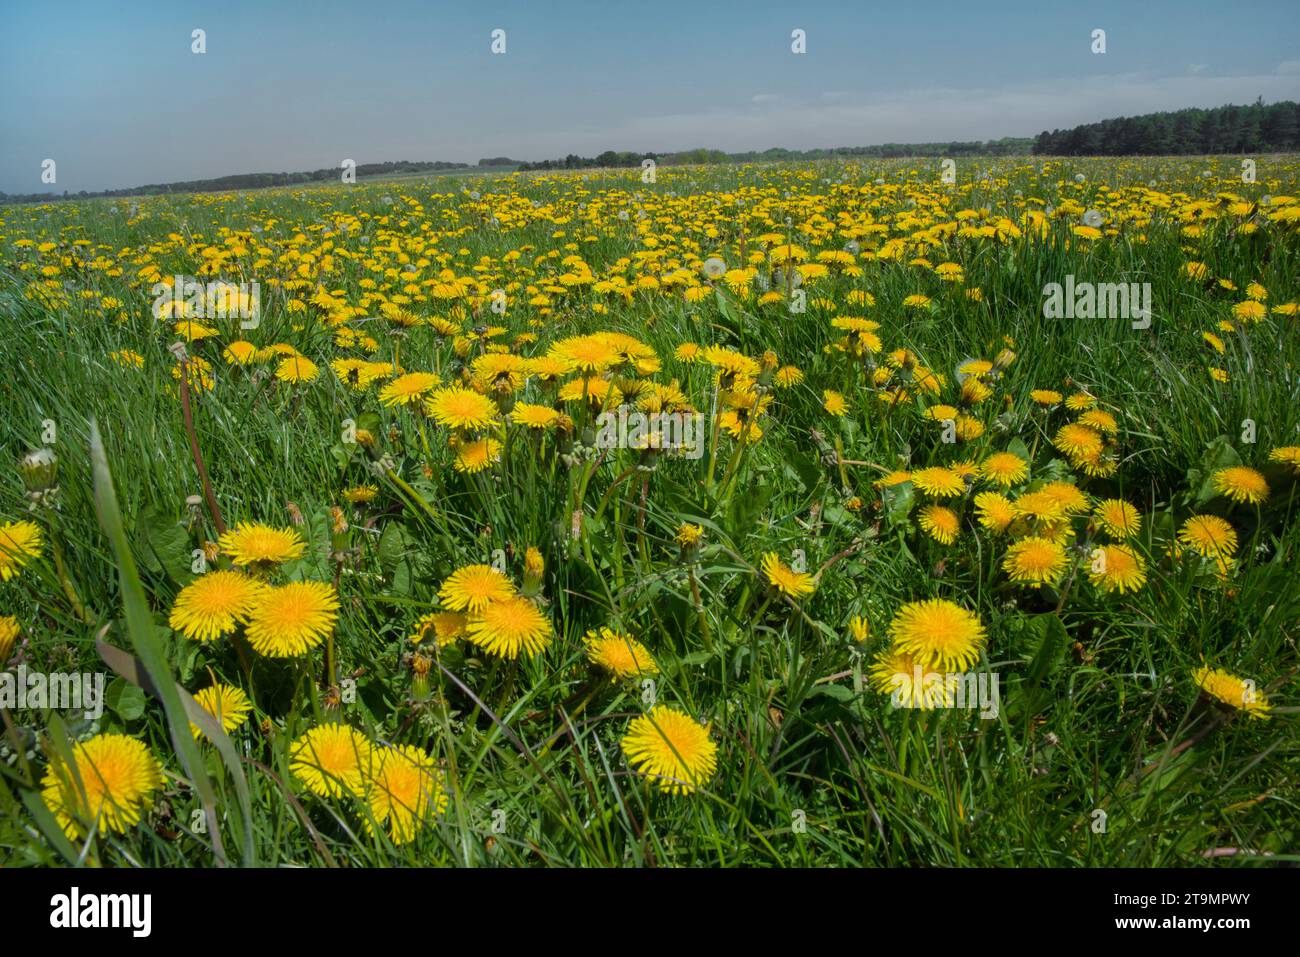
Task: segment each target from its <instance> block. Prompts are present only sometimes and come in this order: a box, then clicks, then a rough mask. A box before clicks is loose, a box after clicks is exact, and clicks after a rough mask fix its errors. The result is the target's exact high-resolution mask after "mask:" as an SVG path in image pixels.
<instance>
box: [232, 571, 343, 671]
mask: <svg viewBox="0 0 1300 957" xmlns="http://www.w3.org/2000/svg"><path fill="white" fill-rule="evenodd" d="M338 608H339V600H338V595H337V594H336V593H335V591H334V586H333V585H330V584H329V583H328V582H290V583H289V584H287V585H281V586H279V587H278V588H273V587H269V586H268V588H267V589H266V591H264V592H263V593H262V594H261V596H260V597H259V598H258V602H257V605H256V606H255V607H254V608H253V611H252V613H251V614H250V615H249V616H248V627H247V628H246V629H245V634H246V635H247V637H248V643H249V644H250V645H252V646H253V650H254V651H256V652H257V653H258V654H261V655H266V656H267V657H268V658H292V657H294V656H296V655H301V654H303V653H304V652H307V651H310V650H311V649H312V648H315V647H316V646H317V645H319V644H320V643H321V642H322V641H324V640H325V636H326V635H328V634H329V633H330V632H331V631H332V630H333V628H334V622H335V621H336V620H337V618H338Z"/></svg>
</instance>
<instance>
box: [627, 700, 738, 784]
mask: <svg viewBox="0 0 1300 957" xmlns="http://www.w3.org/2000/svg"><path fill="white" fill-rule="evenodd" d="M621 746H622V749H623V754H624V755H626V756H627V760H628V764H630V765H631V766H632V767H633V768H634V769H635V770H636V771H637V772H638V773H639V774H641V775H643V776H645V777H647V778H650V779H651V780H652V781H653V782H654V783H655V785H656V786H657V787H658V788H659V790H661V791H663V792H665V793H668V794H690V793H692V792H693V791H695V790H696V789H697V788H699V787H702V786H703V785H704V784H706V783H707V782H708V780H709V779H710V778H711V777H713V774H714V772H715V771H716V770H717V767H718V746H717V745H716V744H714V743H713V742H712V741H711V740H710V739H709V726H708V725H707V724H700V722H698V721H696V720H695V719H694V718H692V717H691V716H690V715H688V714H686V713H685V712H682V711H679V710H677V709H676V708H673V707H670V706H669V705H662V704H661V705H657V706H656V707H654V708H653V709H651V711H650V712H649V713H648V714H644V715H641V716H640V717H637V718H634V719H632V723H631V724H629V725H628V729H627V733H626V734H625V735H624V736H623V740H622V743H621Z"/></svg>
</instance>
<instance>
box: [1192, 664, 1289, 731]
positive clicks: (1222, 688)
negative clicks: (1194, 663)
mask: <svg viewBox="0 0 1300 957" xmlns="http://www.w3.org/2000/svg"><path fill="white" fill-rule="evenodd" d="M1192 680H1193V681H1195V682H1196V686H1197V687H1198V688H1200V689H1201V691H1203V692H1204V693H1205V694H1207V695H1208V696H1209V697H1211V698H1213V699H1215V700H1216V701H1220V702H1222V703H1223V704H1226V705H1228V706H1229V707H1232V708H1236V709H1237V710H1238V711H1244V712H1246V714H1248V715H1249V716H1250V717H1252V718H1258V719H1261V720H1267V719H1268V718H1269V717H1270V715H1269V711H1270V710H1271V709H1272V705H1270V704H1269V702H1268V698H1267V697H1266V696H1265V695H1264V693H1263V692H1262V691H1259V690H1257V689H1256V687H1255V682H1254V681H1253V680H1251V679H1249V678H1238V677H1237V676H1236V675H1233V674H1229V673H1228V672H1226V671H1224V670H1223V669H1222V668H1210V667H1209V666H1207V665H1201V666H1200V667H1199V668H1197V669H1196V670H1195V671H1194V672H1192Z"/></svg>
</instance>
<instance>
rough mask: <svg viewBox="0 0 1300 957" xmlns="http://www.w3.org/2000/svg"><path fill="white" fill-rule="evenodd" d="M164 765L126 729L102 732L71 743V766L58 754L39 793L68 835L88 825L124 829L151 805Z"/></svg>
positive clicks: (78, 833)
mask: <svg viewBox="0 0 1300 957" xmlns="http://www.w3.org/2000/svg"><path fill="white" fill-rule="evenodd" d="M161 787H162V766H161V765H160V764H159V763H158V759H157V758H155V757H154V756H153V753H152V752H151V751H150V750H149V747H148V745H146V744H145V743H144V742H143V741H139V740H137V739H135V738H133V737H130V736H129V735H125V734H98V735H95V737H93V738H91V739H90V740H89V741H84V742H81V743H79V744H76V745H73V748H72V766H71V767H69V766H68V765H66V764H65V763H64V761H63V759H62V758H60V757H59V756H58V755H57V754H52V755H51V757H50V764H49V767H48V768H47V769H46V771H45V776H44V778H43V779H42V780H41V797H42V798H43V799H44V801H45V806H46V807H48V808H49V809H50V810H51V811H52V812H53V813H54V816H55V818H56V819H57V820H58V822H59V824H60V826H62V828H63V831H64V833H65V834H67V836H68V837H70V838H73V839H77V838H80V837H81V836H82V835H84V834H85V833H86V832H87V830H88V829H90V828H94V829H95V830H97V831H98V832H99V833H100V834H106V833H108V832H109V831H114V832H116V833H118V834H125V833H126V831H127V830H128V829H129V828H132V827H134V826H135V825H136V824H139V823H140V819H141V818H142V817H143V816H144V814H145V813H146V812H148V811H149V809H150V808H152V807H153V795H154V792H155V791H157V790H158V789H159V788H161Z"/></svg>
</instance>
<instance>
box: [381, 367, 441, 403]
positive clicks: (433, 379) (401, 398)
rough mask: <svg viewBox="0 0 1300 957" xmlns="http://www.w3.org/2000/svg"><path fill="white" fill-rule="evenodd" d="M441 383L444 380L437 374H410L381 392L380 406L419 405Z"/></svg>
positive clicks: (398, 379)
mask: <svg viewBox="0 0 1300 957" xmlns="http://www.w3.org/2000/svg"><path fill="white" fill-rule="evenodd" d="M441 383H442V379H441V378H439V376H437V375H436V374H435V373H432V372H408V373H406V374H405V375H401V376H398V377H397V378H396V379H394V380H393V381H392V382H390V383H388V384H387V385H386V386H384V387H383V388H382V389H380V390H379V404H380V405H384V406H388V407H389V408H392V407H393V406H399V405H409V406H415V405H419V404H420V403H421V401H422V400H423V399H424V397H425V395H427V394H428V393H429V392H430V391H431V390H432V389H434V388H436V387H437V386H438V385H440V384H441Z"/></svg>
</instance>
